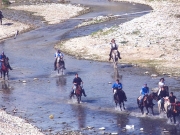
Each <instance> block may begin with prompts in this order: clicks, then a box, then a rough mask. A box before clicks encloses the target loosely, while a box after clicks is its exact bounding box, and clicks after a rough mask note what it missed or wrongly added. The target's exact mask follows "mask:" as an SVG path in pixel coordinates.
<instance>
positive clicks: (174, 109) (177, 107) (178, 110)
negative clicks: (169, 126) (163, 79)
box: [165, 102, 180, 124]
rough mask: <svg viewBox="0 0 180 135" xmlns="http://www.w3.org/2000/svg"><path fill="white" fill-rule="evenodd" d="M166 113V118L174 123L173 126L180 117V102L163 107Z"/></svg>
mask: <svg viewBox="0 0 180 135" xmlns="http://www.w3.org/2000/svg"><path fill="white" fill-rule="evenodd" d="M165 109H166V111H167V117H168V118H169V119H170V120H171V122H172V119H173V121H174V124H176V117H177V116H179V115H180V102H176V103H171V104H170V105H168V106H166V107H165Z"/></svg>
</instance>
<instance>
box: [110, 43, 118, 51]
mask: <svg viewBox="0 0 180 135" xmlns="http://www.w3.org/2000/svg"><path fill="white" fill-rule="evenodd" d="M110 45H111V50H117V49H118V45H117V44H116V43H110Z"/></svg>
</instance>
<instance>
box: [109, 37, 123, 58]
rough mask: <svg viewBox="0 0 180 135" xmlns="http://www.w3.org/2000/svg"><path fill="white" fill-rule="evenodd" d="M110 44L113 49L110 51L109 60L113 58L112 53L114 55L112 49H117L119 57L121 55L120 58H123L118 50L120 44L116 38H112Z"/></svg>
mask: <svg viewBox="0 0 180 135" xmlns="http://www.w3.org/2000/svg"><path fill="white" fill-rule="evenodd" d="M110 45H111V51H110V53H109V61H110V60H111V55H112V51H113V50H117V52H118V57H119V59H121V57H120V53H119V51H118V45H117V44H116V43H115V40H114V39H112V40H111V43H110Z"/></svg>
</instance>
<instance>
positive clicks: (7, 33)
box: [0, 3, 89, 41]
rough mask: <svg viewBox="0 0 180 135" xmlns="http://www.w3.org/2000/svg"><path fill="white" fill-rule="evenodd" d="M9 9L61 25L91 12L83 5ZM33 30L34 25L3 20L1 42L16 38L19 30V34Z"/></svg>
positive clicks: (38, 5) (45, 5)
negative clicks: (27, 12) (29, 13)
mask: <svg viewBox="0 0 180 135" xmlns="http://www.w3.org/2000/svg"><path fill="white" fill-rule="evenodd" d="M8 8H9V9H11V10H21V11H22V12H23V11H29V12H32V15H33V16H40V17H42V18H43V21H42V23H44V24H56V23H60V22H63V21H65V20H67V19H69V18H71V17H75V16H77V15H80V14H84V13H86V12H89V8H87V7H82V6H81V5H71V4H55V3H51V4H49V3H48V4H37V5H21V6H10V7H8ZM72 11H73V12H72ZM2 13H3V10H2ZM17 19H18V18H17ZM33 28H34V26H33V25H30V24H24V23H21V22H17V21H13V20H10V19H6V18H3V21H2V25H0V41H2V40H4V39H6V38H8V37H12V36H15V34H16V33H17V30H18V31H19V33H23V32H25V31H28V30H30V29H33Z"/></svg>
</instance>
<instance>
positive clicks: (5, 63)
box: [1, 57, 9, 80]
mask: <svg viewBox="0 0 180 135" xmlns="http://www.w3.org/2000/svg"><path fill="white" fill-rule="evenodd" d="M2 75H3V78H4V80H5V76H6V75H7V79H8V80H9V59H8V57H5V58H3V59H2V61H1V78H2Z"/></svg>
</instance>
